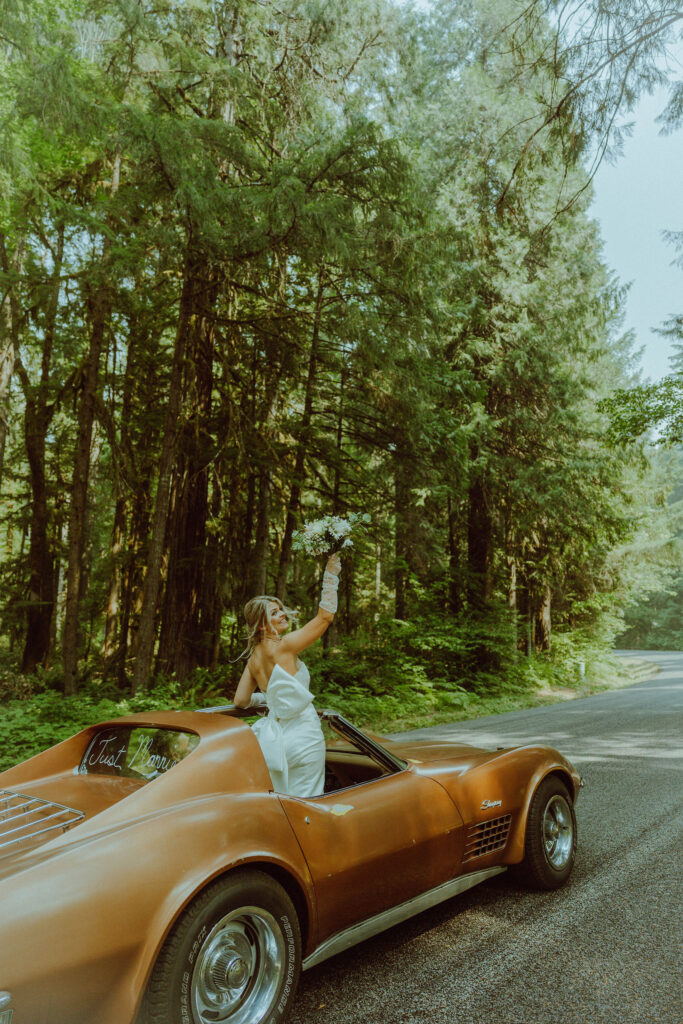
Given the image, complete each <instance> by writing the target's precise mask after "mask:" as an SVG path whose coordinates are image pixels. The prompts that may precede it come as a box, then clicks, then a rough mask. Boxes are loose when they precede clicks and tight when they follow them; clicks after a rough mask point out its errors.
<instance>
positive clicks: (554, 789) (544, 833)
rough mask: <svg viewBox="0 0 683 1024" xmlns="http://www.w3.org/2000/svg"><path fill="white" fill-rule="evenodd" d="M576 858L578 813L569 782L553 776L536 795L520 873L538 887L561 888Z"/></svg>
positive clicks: (532, 804)
mask: <svg viewBox="0 0 683 1024" xmlns="http://www.w3.org/2000/svg"><path fill="white" fill-rule="evenodd" d="M575 857H576V815H575V814H574V807H573V804H572V800H571V797H570V796H569V792H568V790H567V787H566V786H565V784H564V783H563V782H562V781H561V780H560V779H558V778H557V776H554V775H550V776H548V777H547V778H545V779H543V781H542V782H541V783H540V785H539V787H538V789H537V790H536V792H535V793H534V795H533V798H532V801H531V807H530V808H529V816H528V818H527V825H526V840H525V846H524V860H523V861H522V863H521V864H520V865H519V869H518V872H517V873H518V874H519V875H520V876H521V878H522V880H523V881H524V882H526V883H527V884H528V885H531V886H532V887H533V888H535V889H558V888H559V887H560V886H561V885H564V883H565V882H566V881H567V879H568V878H569V876H570V874H571V873H572V868H573V867H574V859H575Z"/></svg>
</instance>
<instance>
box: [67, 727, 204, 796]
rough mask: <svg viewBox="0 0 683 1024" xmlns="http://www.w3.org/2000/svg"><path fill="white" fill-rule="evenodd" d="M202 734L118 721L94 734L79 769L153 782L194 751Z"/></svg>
mask: <svg viewBox="0 0 683 1024" xmlns="http://www.w3.org/2000/svg"><path fill="white" fill-rule="evenodd" d="M198 743H199V736H197V735H196V733H193V732H184V731H181V730H179V729H157V728H154V727H151V726H150V727H148V726H145V727H141V728H136V727H134V726H130V725H117V726H112V727H111V728H109V729H101V730H100V731H99V732H97V733H96V734H95V736H93V738H92V740H91V741H90V744H89V746H88V749H87V750H86V752H85V754H84V755H83V759H82V760H81V763H80V765H79V768H78V771H79V773H80V774H82V775H113V776H117V777H119V778H128V779H141V780H143V781H145V782H150V781H151V780H152V779H156V778H157V776H159V775H163V774H164V772H167V771H169V770H170V769H171V768H173V767H175V765H177V764H179V763H180V761H182V760H183V759H184V758H186V757H187V756H188V754H191V753H192V751H193V750H194V749H195V747H196V746H197V744H198Z"/></svg>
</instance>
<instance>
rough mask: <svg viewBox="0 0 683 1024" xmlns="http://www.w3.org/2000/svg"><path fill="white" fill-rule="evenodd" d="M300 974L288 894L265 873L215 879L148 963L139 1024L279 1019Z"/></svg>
mask: <svg viewBox="0 0 683 1024" xmlns="http://www.w3.org/2000/svg"><path fill="white" fill-rule="evenodd" d="M300 971H301V934H300V930H299V922H298V919H297V916H296V911H295V910H294V906H293V904H292V901H291V900H290V898H289V896H288V895H287V893H286V892H285V890H284V889H283V888H282V886H280V885H278V884H277V882H275V881H274V880H273V879H272V878H271V877H270V876H269V875H266V874H264V873H263V872H260V871H246V870H245V871H240V872H236V873H235V874H233V875H229V876H228V877H226V878H224V879H220V880H219V881H217V882H215V883H214V884H213V885H211V886H209V887H208V888H207V889H206V890H205V891H204V892H203V893H200V895H199V896H198V897H197V898H196V899H195V900H194V902H193V903H191V904H190V906H189V907H188V908H187V910H186V911H185V913H184V914H183V915H182V917H181V918H180V919H179V920H178V922H177V923H176V925H175V926H174V928H173V930H172V931H171V933H170V935H169V937H168V939H167V940H166V942H165V944H164V946H163V948H162V950H161V953H160V954H159V958H158V959H157V962H156V964H155V966H154V970H153V972H152V977H151V979H150V982H149V985H148V988H147V993H146V997H145V1006H144V1011H143V1015H142V1019H143V1020H144V1021H145V1022H146V1024H280V1022H282V1021H284V1020H285V1018H286V1016H287V1013H288V1010H289V1008H290V1006H291V1004H292V1001H293V999H294V994H295V992H296V987H297V984H298V981H299V974H300Z"/></svg>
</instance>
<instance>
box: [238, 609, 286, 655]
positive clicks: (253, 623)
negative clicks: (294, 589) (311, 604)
mask: <svg viewBox="0 0 683 1024" xmlns="http://www.w3.org/2000/svg"><path fill="white" fill-rule="evenodd" d="M271 604H276V605H277V606H278V608H280V609H281V610H282V611H283V612H284V613H285V615H286V616H287V618H288V619H289V621H290V622H292V621H293V620H295V619H296V617H297V613H296V611H295V610H294V609H293V608H286V607H285V606H284V604H283V603H282V601H281V600H280V598H279V597H271V596H270V595H269V594H259V596H258V597H252V598H251V600H250V601H247V603H246V604H245V606H244V618H245V620H246V623H247V636H246V640H247V646H246V648H245V650H244V651H242V653H241V654H240V658H244V657H246V658H250V657H251V655H252V654H253V653H254V649H255V648H256V647H258V645H259V644H260V643H261V641H262V640H263V634H264V633H265V632H267V631H268V627H269V626H270V619H271V615H270V605H271ZM272 639H273V640H280V639H281V637H279V636H277V635H276V636H273V637H272Z"/></svg>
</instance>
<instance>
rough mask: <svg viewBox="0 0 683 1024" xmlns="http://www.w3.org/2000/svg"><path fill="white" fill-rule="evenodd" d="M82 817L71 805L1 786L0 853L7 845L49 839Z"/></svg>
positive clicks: (28, 843)
mask: <svg viewBox="0 0 683 1024" xmlns="http://www.w3.org/2000/svg"><path fill="white" fill-rule="evenodd" d="M84 817H85V815H84V814H83V812H82V811H76V810H74V809H73V808H72V807H65V806H64V805H63V804H56V803H53V802H52V801H50V800H42V799H41V798H40V797H36V796H29V795H28V794H27V793H15V792H14V791H13V790H11V789H0V855H2V853H3V852H4V851H5V850H7V849H8V848H12V849H16V848H17V847H18V846H22V845H24V846H26V845H33V844H35V843H36V842H44V841H45V840H47V839H52V838H54V836H56V835H58V834H59V833H60V832H66V830H67V829H68V828H71V826H72V825H75V824H76V823H77V822H79V821H82V820H83V818H84Z"/></svg>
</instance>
